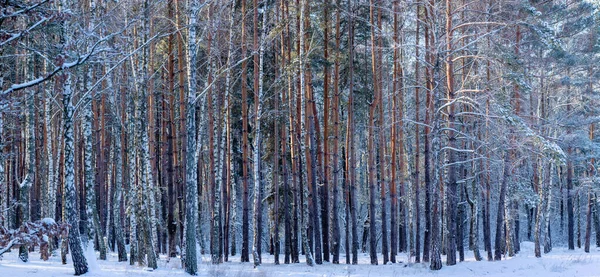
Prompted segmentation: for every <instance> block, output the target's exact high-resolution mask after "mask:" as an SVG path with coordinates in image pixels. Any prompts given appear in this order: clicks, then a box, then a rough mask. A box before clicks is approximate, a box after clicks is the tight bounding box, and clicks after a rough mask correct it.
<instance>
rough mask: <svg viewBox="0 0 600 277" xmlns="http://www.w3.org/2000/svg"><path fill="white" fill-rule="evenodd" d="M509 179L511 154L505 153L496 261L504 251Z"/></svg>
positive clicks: (497, 220) (497, 224) (499, 203)
mask: <svg viewBox="0 0 600 277" xmlns="http://www.w3.org/2000/svg"><path fill="white" fill-rule="evenodd" d="M508 178H510V154H509V152H506V153H504V171H503V174H502V181H501V184H500V195H499V196H498V209H497V211H498V214H497V216H496V239H495V241H494V260H496V261H499V260H502V252H503V251H502V249H503V247H502V246H503V241H502V237H503V235H502V234H503V232H502V227H504V225H505V222H504V221H505V220H504V216H505V213H506V208H505V206H506V204H505V199H506V190H507V186H508Z"/></svg>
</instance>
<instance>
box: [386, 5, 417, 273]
mask: <svg viewBox="0 0 600 277" xmlns="http://www.w3.org/2000/svg"><path fill="white" fill-rule="evenodd" d="M395 3H397V2H395ZM396 6H397V4H396ZM394 16H395V17H397V16H396V13H394ZM417 19H419V20H421V19H422V16H421V5H420V4H418V5H417ZM419 20H418V21H417V23H416V33H415V57H417V58H416V59H415V81H416V85H415V122H416V124H415V165H414V167H415V169H414V170H415V175H414V178H415V179H414V187H415V221H416V224H415V230H416V231H415V262H416V263H419V262H421V197H420V193H421V183H420V177H421V176H420V175H421V169H420V161H421V148H420V147H421V146H420V139H421V138H420V133H419V124H420V123H419V116H420V114H419V113H420V111H419V110H420V105H421V104H420V99H419V97H420V96H419V92H420V87H419V82H420V80H419V78H420V75H419V73H420V72H419V70H420V64H419V48H420V47H421V46H420V44H419V40H420V37H421V34H420V29H421V28H420V27H421V24H420V22H419ZM394 21H395V22H396V21H397V20H396V19H394ZM395 24H397V23H395ZM394 106H396V105H394ZM394 111H395V110H394ZM394 122H396V120H394ZM394 139H395V137H394ZM394 166H395V165H394ZM393 213H394V210H393V211H392V214H393ZM392 226H394V224H393V223H392ZM393 248H394V247H392V249H393ZM394 253H395V252H394Z"/></svg>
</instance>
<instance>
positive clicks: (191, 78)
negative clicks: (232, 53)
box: [182, 0, 199, 275]
mask: <svg viewBox="0 0 600 277" xmlns="http://www.w3.org/2000/svg"><path fill="white" fill-rule="evenodd" d="M198 12H199V3H198V0H193V1H192V2H191V3H190V17H189V26H190V28H189V34H188V36H189V37H188V45H187V53H188V56H187V64H188V70H187V75H188V94H187V96H186V98H185V99H182V101H185V105H186V116H185V117H186V124H185V125H186V132H187V134H186V137H187V139H186V151H185V153H186V156H185V159H186V191H185V200H186V201H185V246H186V247H185V272H187V273H188V274H190V275H196V274H197V272H198V261H197V258H196V244H197V238H196V224H197V218H196V217H197V214H198V203H197V202H196V200H197V196H198V191H197V190H198V187H197V183H196V172H197V170H196V169H197V164H196V159H195V153H196V108H195V107H196V97H197V80H198V79H197V77H198V76H197V75H198V71H197V67H196V61H197V60H196V59H197V54H196V53H197V52H196V50H197V47H198V44H197V38H196V35H197V31H198V16H199V14H198Z"/></svg>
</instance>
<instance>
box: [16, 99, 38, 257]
mask: <svg viewBox="0 0 600 277" xmlns="http://www.w3.org/2000/svg"><path fill="white" fill-rule="evenodd" d="M34 96H35V94H34V91H33V90H32V91H30V92H28V93H27V94H26V95H25V106H26V107H25V109H26V113H25V122H26V123H25V128H26V130H25V170H26V173H25V178H24V180H23V181H22V182H21V184H19V205H18V206H17V214H18V216H17V224H16V227H17V228H20V227H21V225H24V224H25V223H27V222H29V220H30V217H29V216H30V214H31V213H30V208H31V207H30V200H31V199H30V191H31V187H32V186H33V185H34V180H35V172H36V166H35V132H34V130H35V103H34V100H35V98H34ZM19 259H20V260H21V261H23V262H27V261H28V260H29V249H28V247H27V246H26V245H21V246H20V247H19Z"/></svg>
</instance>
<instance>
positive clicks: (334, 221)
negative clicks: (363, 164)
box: [331, 0, 348, 264]
mask: <svg viewBox="0 0 600 277" xmlns="http://www.w3.org/2000/svg"><path fill="white" fill-rule="evenodd" d="M340 2H341V1H340V0H337V4H338V6H339V4H340ZM340 13H341V11H340V10H337V12H336V13H335V49H336V51H340V36H341V32H340ZM333 74H334V75H333V94H334V95H333V119H332V120H333V150H332V159H331V164H332V173H333V174H332V175H333V176H332V179H331V187H332V196H331V226H332V227H331V245H332V253H333V255H332V256H333V257H332V260H331V262H332V263H334V264H339V263H340V240H341V239H340V223H339V216H340V215H339V200H338V197H339V193H340V192H339V185H340V183H339V181H338V179H339V170H340V168H339V156H338V155H339V154H338V153H339V150H338V147H339V143H340V127H339V125H340V111H339V109H340V91H339V80H340V59H339V57H338V56H337V55H336V58H335V61H334V73H333ZM346 220H348V219H346Z"/></svg>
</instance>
